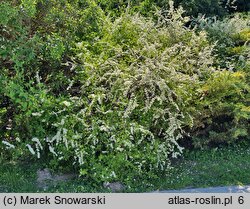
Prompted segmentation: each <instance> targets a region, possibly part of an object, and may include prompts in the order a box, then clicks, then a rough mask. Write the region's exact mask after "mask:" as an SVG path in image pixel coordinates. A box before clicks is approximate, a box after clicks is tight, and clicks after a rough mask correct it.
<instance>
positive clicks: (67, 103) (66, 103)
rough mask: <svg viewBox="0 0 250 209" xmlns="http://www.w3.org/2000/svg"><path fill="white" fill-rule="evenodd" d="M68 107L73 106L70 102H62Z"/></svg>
mask: <svg viewBox="0 0 250 209" xmlns="http://www.w3.org/2000/svg"><path fill="white" fill-rule="evenodd" d="M62 103H63V104H64V105H65V106H66V107H69V106H70V105H71V104H70V102H68V101H63V102H62Z"/></svg>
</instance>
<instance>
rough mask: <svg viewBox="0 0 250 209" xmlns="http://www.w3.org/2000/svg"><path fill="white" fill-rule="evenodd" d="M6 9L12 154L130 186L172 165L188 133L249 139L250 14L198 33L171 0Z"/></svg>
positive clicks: (2, 98) (74, 1)
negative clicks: (181, 142)
mask: <svg viewBox="0 0 250 209" xmlns="http://www.w3.org/2000/svg"><path fill="white" fill-rule="evenodd" d="M6 2H7V1H3V3H1V5H0V17H1V18H0V28H1V31H0V34H1V36H0V44H1V48H0V61H1V63H0V67H1V71H0V127H1V132H0V136H1V141H2V144H1V147H0V149H1V151H3V153H5V156H6V157H7V156H8V157H11V156H13V158H16V159H18V158H27V156H28V157H30V156H32V157H33V158H34V159H35V158H38V159H40V160H41V162H47V165H48V166H50V167H51V168H53V169H55V170H56V169H64V170H69V169H75V168H76V169H78V170H79V173H80V175H82V176H84V177H86V178H87V179H92V180H94V181H95V182H99V183H100V182H103V181H122V182H124V183H127V184H128V185H131V184H133V182H134V181H137V180H140V179H145V178H147V179H150V178H157V174H158V173H159V171H164V170H165V169H169V167H170V162H171V159H172V158H176V157H177V156H179V155H180V154H181V153H182V149H183V148H182V147H181V146H180V144H179V142H180V140H182V141H184V146H185V145H186V144H187V141H186V138H183V137H184V136H187V135H190V136H191V137H193V141H192V143H193V145H194V146H196V147H204V146H210V145H218V144H221V143H231V142H234V141H237V140H239V139H243V138H246V137H247V136H248V135H249V66H250V64H249V53H248V52H249V47H248V44H249V30H248V29H247V27H248V24H249V23H248V17H243V18H242V17H240V16H237V15H236V16H235V17H233V18H226V19H225V20H222V21H219V20H217V19H212V21H210V20H211V19H210V20H208V19H204V18H203V19H202V20H200V21H199V27H193V28H192V27H187V25H189V23H190V19H189V18H188V17H184V15H183V14H184V10H183V9H182V8H179V9H177V10H176V9H174V2H173V1H170V2H169V4H167V3H168V1H166V2H165V1H150V0H148V1H133V2H130V3H129V2H127V1H120V2H119V3H117V2H118V1H94V0H88V1H80V0H71V1H69V0H64V1H58V0H53V1H45V0H37V1H32V4H30V1H27V0H23V1H21V2H16V1H12V2H11V3H12V4H11V3H6ZM151 3H152V4H151ZM175 3H176V2H175ZM129 4H130V6H128V5H129ZM155 6H156V8H154V7H155ZM157 7H158V8H160V7H161V8H165V7H166V8H168V10H167V11H164V10H162V11H161V10H158V9H157ZM153 8H154V9H153ZM155 10H158V11H157V12H155ZM138 11H139V12H140V13H141V14H139V13H137V12H138ZM109 12H111V14H110V15H108V13H109ZM112 12H113V13H112ZM148 12H150V13H148ZM145 16H147V17H145ZM209 21H210V22H209ZM216 41H217V42H216ZM225 136H227V137H225ZM149 153H150V154H149Z"/></svg>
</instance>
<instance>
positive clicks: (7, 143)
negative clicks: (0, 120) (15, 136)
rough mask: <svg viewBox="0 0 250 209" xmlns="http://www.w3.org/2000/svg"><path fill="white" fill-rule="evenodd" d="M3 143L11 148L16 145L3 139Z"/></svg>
mask: <svg viewBox="0 0 250 209" xmlns="http://www.w3.org/2000/svg"><path fill="white" fill-rule="evenodd" d="M2 143H3V144H5V145H6V146H7V147H8V148H9V149H10V148H12V149H14V148H15V146H14V145H13V144H10V143H9V142H7V141H2Z"/></svg>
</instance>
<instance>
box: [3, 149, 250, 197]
mask: <svg viewBox="0 0 250 209" xmlns="http://www.w3.org/2000/svg"><path fill="white" fill-rule="evenodd" d="M38 168H39V166H38V165H37V164H32V166H29V165H27V164H17V163H15V162H8V163H3V162H1V165H0V192H45V191H42V190H39V189H38V188H37V187H36V171H37V169H38ZM249 171H250V147H249V146H235V147H224V148H218V149H211V150H197V151H189V152H187V151H186V152H185V153H184V157H183V158H182V159H178V160H176V161H175V162H173V168H172V170H171V171H169V172H168V173H164V174H162V175H161V177H160V178H158V179H157V180H154V181H151V182H149V181H147V182H146V181H145V182H143V181H141V182H139V183H136V184H134V186H133V187H132V188H128V189H127V190H126V191H125V192H147V191H154V190H166V189H180V188H197V187H210V186H229V185H245V184H250V172H249ZM46 192H71V193H75V192H108V190H106V189H104V188H102V187H101V186H100V185H95V184H93V183H91V182H89V181H86V180H84V179H81V178H79V179H76V180H72V181H70V182H63V183H60V184H57V185H53V186H51V187H50V188H49V189H48V190H46Z"/></svg>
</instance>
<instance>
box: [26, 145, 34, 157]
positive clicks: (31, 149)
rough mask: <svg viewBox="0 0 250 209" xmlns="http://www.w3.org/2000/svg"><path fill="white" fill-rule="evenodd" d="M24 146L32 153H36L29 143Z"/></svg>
mask: <svg viewBox="0 0 250 209" xmlns="http://www.w3.org/2000/svg"><path fill="white" fill-rule="evenodd" d="M26 147H28V149H29V151H30V152H31V154H32V155H34V154H36V153H35V150H34V149H33V148H32V147H31V146H30V145H29V144H26Z"/></svg>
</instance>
